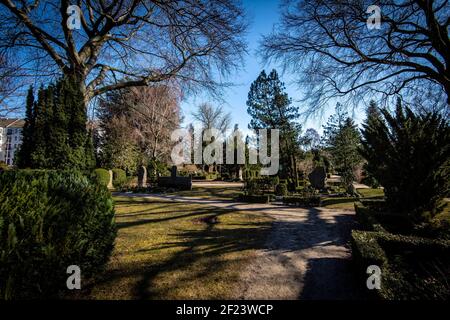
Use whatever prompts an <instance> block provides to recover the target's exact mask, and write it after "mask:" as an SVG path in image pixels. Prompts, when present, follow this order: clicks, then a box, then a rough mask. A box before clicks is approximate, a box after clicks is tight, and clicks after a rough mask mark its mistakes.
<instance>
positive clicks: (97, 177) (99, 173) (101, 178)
mask: <svg viewBox="0 0 450 320" xmlns="http://www.w3.org/2000/svg"><path fill="white" fill-rule="evenodd" d="M93 180H94V181H96V182H97V183H99V184H101V185H102V186H105V187H107V186H108V184H109V171H108V170H106V169H101V168H98V169H95V170H94V172H93Z"/></svg>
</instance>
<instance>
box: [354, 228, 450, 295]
mask: <svg viewBox="0 0 450 320" xmlns="http://www.w3.org/2000/svg"><path fill="white" fill-rule="evenodd" d="M351 243H352V256H353V261H354V262H355V264H356V267H357V273H358V275H359V276H360V277H361V279H364V280H365V279H367V274H366V270H367V267H368V266H370V265H377V266H379V267H380V269H381V272H382V285H381V290H372V291H371V292H372V294H375V296H376V297H377V298H380V299H390V300H392V299H393V300H403V299H408V300H413V299H441V300H448V299H449V298H450V286H449V284H448V278H449V277H450V269H449V266H450V259H449V257H450V242H449V241H439V240H432V239H427V238H420V237H410V236H401V235H394V234H390V233H387V232H367V231H353V232H352V240H351ZM361 283H364V284H365V281H361Z"/></svg>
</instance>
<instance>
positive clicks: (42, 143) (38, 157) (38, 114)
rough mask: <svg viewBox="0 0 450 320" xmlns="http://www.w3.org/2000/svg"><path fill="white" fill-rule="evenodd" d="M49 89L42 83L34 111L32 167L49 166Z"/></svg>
mask: <svg viewBox="0 0 450 320" xmlns="http://www.w3.org/2000/svg"><path fill="white" fill-rule="evenodd" d="M46 102H47V91H46V90H45V89H44V87H43V86H42V85H41V87H40V88H39V91H38V101H37V103H36V107H35V109H34V110H35V112H34V118H35V121H34V133H33V135H34V148H33V151H32V153H31V155H30V158H31V167H32V168H35V169H38V168H46V167H47V158H46V150H47V147H46V145H47V141H46V134H45V131H46V129H47V128H46V125H47V121H46V117H47V106H46Z"/></svg>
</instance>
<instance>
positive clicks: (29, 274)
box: [0, 170, 116, 299]
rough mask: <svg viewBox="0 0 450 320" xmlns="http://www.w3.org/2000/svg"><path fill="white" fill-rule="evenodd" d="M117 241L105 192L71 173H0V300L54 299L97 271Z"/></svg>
mask: <svg viewBox="0 0 450 320" xmlns="http://www.w3.org/2000/svg"><path fill="white" fill-rule="evenodd" d="M115 236H116V230H115V223H114V207H113V200H112V198H111V194H110V192H109V191H108V190H107V189H106V188H105V187H104V186H102V185H99V184H98V183H95V182H93V181H92V180H90V179H89V178H88V177H86V176H83V175H82V174H81V173H79V172H75V171H59V172H57V171H35V170H21V171H7V172H3V173H1V174H0V298H4V299H20V298H44V297H57V296H58V295H59V294H61V293H62V290H64V289H66V279H67V277H68V275H67V273H66V271H67V267H68V266H70V265H77V266H79V267H80V269H81V272H82V279H83V281H86V280H88V279H89V278H91V277H93V276H95V275H96V274H97V273H98V272H100V271H101V270H102V269H103V267H104V265H105V264H106V262H107V261H108V259H109V256H110V254H111V251H112V249H113V246H114V239H115Z"/></svg>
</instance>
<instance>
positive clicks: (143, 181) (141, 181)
mask: <svg viewBox="0 0 450 320" xmlns="http://www.w3.org/2000/svg"><path fill="white" fill-rule="evenodd" d="M138 186H139V188H145V187H147V168H146V167H145V166H140V167H139V168H138Z"/></svg>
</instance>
